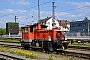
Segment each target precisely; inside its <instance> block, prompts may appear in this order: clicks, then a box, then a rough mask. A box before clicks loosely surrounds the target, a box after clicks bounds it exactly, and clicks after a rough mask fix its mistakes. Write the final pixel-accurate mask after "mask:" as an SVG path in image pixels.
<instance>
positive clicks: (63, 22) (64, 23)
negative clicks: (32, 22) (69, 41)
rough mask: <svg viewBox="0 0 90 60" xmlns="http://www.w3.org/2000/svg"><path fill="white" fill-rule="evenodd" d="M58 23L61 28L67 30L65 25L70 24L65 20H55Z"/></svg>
mask: <svg viewBox="0 0 90 60" xmlns="http://www.w3.org/2000/svg"><path fill="white" fill-rule="evenodd" d="M57 21H58V22H59V25H60V26H63V28H67V24H70V22H69V21H67V20H57Z"/></svg>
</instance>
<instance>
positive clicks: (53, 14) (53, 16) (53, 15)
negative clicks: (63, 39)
mask: <svg viewBox="0 0 90 60" xmlns="http://www.w3.org/2000/svg"><path fill="white" fill-rule="evenodd" d="M54 3H55V2H52V18H53V19H55V13H54V8H55V6H54Z"/></svg>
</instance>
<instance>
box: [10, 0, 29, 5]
mask: <svg viewBox="0 0 90 60" xmlns="http://www.w3.org/2000/svg"><path fill="white" fill-rule="evenodd" d="M11 4H20V5H29V4H30V2H28V1H25V0H16V1H15V0H13V1H11Z"/></svg>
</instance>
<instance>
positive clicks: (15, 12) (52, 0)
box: [0, 0, 55, 17]
mask: <svg viewBox="0 0 90 60" xmlns="http://www.w3.org/2000/svg"><path fill="white" fill-rule="evenodd" d="M52 1H55V0H51V1H48V2H45V3H42V4H40V5H44V4H47V3H50V2H52ZM37 6H38V5H35V6H32V7H30V8H26V9H23V10H28V9H32V8H35V7H37ZM17 12H19V11H16V12H14V13H10V14H5V15H2V16H0V17H5V16H8V15H12V14H15V13H17Z"/></svg>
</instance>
